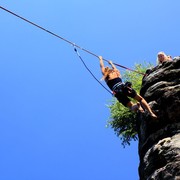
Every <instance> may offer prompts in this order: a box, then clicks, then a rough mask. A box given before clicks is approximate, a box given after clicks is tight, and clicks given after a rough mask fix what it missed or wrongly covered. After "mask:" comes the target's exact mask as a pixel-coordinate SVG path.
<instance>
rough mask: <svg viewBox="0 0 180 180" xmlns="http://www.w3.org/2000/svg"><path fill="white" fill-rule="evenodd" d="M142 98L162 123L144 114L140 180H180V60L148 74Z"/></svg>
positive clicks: (162, 65) (139, 128)
mask: <svg viewBox="0 0 180 180" xmlns="http://www.w3.org/2000/svg"><path fill="white" fill-rule="evenodd" d="M140 94H141V95H142V96H143V97H144V98H145V99H146V100H147V102H148V103H149V104H150V106H151V108H152V109H153V111H154V112H155V113H156V114H157V116H158V119H157V120H153V119H152V118H151V117H150V116H149V115H148V114H147V113H144V114H140V115H139V118H138V119H139V120H138V136H139V157H140V165H139V176H140V180H180V57H176V58H174V59H173V61H169V62H164V63H163V64H160V65H158V66H156V67H154V68H152V69H149V70H147V74H146V76H145V77H144V78H143V81H142V88H141V92H140Z"/></svg>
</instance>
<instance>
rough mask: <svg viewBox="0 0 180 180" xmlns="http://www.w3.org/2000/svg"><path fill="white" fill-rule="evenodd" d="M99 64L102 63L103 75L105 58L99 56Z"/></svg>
mask: <svg viewBox="0 0 180 180" xmlns="http://www.w3.org/2000/svg"><path fill="white" fill-rule="evenodd" d="M99 63H100V68H101V72H102V74H104V69H105V68H104V62H103V58H102V56H99Z"/></svg>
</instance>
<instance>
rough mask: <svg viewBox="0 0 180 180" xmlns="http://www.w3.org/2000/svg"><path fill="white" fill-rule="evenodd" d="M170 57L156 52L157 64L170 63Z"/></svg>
mask: <svg viewBox="0 0 180 180" xmlns="http://www.w3.org/2000/svg"><path fill="white" fill-rule="evenodd" d="M172 60H173V59H172V57H171V56H170V55H166V54H165V53H164V52H162V51H161V52H158V55H157V64H162V63H163V62H165V61H172Z"/></svg>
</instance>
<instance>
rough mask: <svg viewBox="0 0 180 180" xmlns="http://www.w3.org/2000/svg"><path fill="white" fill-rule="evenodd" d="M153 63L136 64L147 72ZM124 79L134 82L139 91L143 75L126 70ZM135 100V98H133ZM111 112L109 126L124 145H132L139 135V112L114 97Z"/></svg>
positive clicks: (138, 69)
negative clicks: (137, 126) (131, 142)
mask: <svg viewBox="0 0 180 180" xmlns="http://www.w3.org/2000/svg"><path fill="white" fill-rule="evenodd" d="M151 66H152V65H151V64H145V65H142V64H136V65H135V68H134V69H135V70H136V71H139V72H143V73H145V71H146V69H147V68H149V67H151ZM122 77H123V81H124V82H125V81H130V82H132V87H133V88H134V89H135V90H136V91H137V93H139V91H140V88H141V83H142V78H143V76H142V75H141V74H137V73H135V72H132V71H126V72H125V73H124V74H123V75H122ZM132 101H134V100H132ZM108 107H109V109H110V112H111V116H110V119H109V121H108V124H107V126H108V127H111V128H113V129H114V131H115V134H116V135H117V136H118V137H119V138H120V140H121V141H122V145H123V147H125V146H126V145H130V141H132V140H134V141H136V140H137V139H138V137H137V128H136V121H137V114H136V113H134V112H132V111H130V110H129V109H128V108H126V107H124V106H123V105H122V104H121V103H119V102H118V101H117V100H116V99H115V98H113V99H112V104H111V105H109V106H108Z"/></svg>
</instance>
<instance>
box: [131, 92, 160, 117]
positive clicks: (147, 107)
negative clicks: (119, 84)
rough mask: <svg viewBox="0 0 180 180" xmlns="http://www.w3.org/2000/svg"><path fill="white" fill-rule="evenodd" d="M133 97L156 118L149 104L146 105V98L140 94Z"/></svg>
mask: <svg viewBox="0 0 180 180" xmlns="http://www.w3.org/2000/svg"><path fill="white" fill-rule="evenodd" d="M134 99H135V100H137V101H138V102H140V103H141V105H142V107H143V108H144V109H146V110H147V111H148V112H149V114H150V115H151V116H152V117H153V118H157V116H156V115H155V114H154V113H153V112H152V110H151V108H150V106H149V105H148V103H147V102H146V100H145V99H144V98H143V97H142V96H140V95H139V94H136V96H135V97H134Z"/></svg>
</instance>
